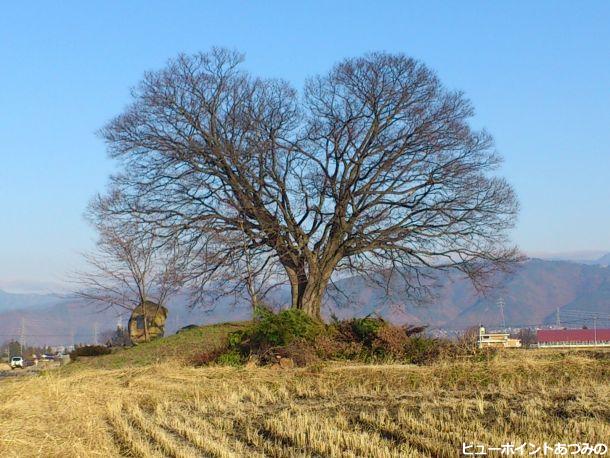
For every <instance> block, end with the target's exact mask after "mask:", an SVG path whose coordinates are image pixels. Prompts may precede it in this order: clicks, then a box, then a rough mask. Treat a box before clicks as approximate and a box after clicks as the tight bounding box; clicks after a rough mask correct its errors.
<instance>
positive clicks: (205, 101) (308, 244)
mask: <svg viewBox="0 0 610 458" xmlns="http://www.w3.org/2000/svg"><path fill="white" fill-rule="evenodd" d="M242 61H243V57H242V55H240V54H239V53H237V52H233V51H227V50H224V49H213V50H212V51H211V52H209V53H201V54H196V55H193V56H186V55H180V56H179V57H177V58H176V59H174V60H171V61H169V63H168V64H167V66H166V67H165V68H163V69H162V70H160V71H156V72H149V73H147V74H146V75H145V76H144V79H143V80H142V82H141V83H140V84H139V85H138V86H137V87H136V88H135V89H134V90H133V101H132V103H131V105H130V106H129V107H128V108H127V109H126V110H125V112H124V113H123V114H121V115H120V116H118V117H116V118H115V119H114V120H112V121H111V122H110V123H109V124H108V125H107V126H106V127H105V128H104V129H103V130H102V131H101V134H102V136H103V138H104V139H105V140H106V142H107V145H108V148H109V152H110V155H111V157H113V158H116V159H118V160H120V162H121V164H122V169H121V173H120V174H118V175H116V176H114V177H113V178H112V185H111V186H112V189H114V190H120V192H121V193H122V195H124V196H125V199H123V200H121V203H122V206H120V207H119V206H117V207H116V208H114V211H115V212H116V213H117V214H129V215H131V217H132V218H135V219H136V220H137V221H139V222H140V223H141V224H144V225H149V226H150V227H154V228H155V229H156V230H158V231H161V232H162V233H163V235H164V237H167V238H168V239H172V240H175V241H177V242H178V243H179V244H180V246H181V247H183V249H186V251H188V252H189V254H190V255H192V256H193V259H200V260H204V261H202V262H200V263H198V264H197V265H198V266H199V270H198V272H197V273H196V275H197V276H199V278H200V279H203V280H202V281H203V282H206V281H208V282H212V281H214V278H215V276H216V275H219V274H220V273H221V272H226V271H227V269H229V270H230V269H232V268H233V267H234V266H235V265H239V263H238V262H236V260H238V259H239V260H240V261H244V260H246V259H247V258H248V257H252V256H253V257H254V258H256V259H258V260H259V261H261V260H263V261H267V262H271V263H275V264H277V265H279V266H281V267H282V270H283V272H284V273H285V277H286V278H287V280H288V282H289V283H290V286H291V290H292V306H293V307H296V308H300V309H303V310H304V311H306V312H307V313H309V314H311V315H312V316H315V317H319V316H320V307H321V303H322V298H323V295H324V292H325V290H326V287H327V285H328V283H329V281H332V278H333V275H337V274H336V273H337V272H340V271H342V270H347V271H350V272H355V273H364V274H368V275H371V273H372V272H378V271H379V270H384V271H386V272H393V273H396V274H398V275H403V276H404V277H405V280H406V282H405V283H406V285H407V286H408V287H417V286H418V285H419V284H420V283H421V276H420V275H422V274H425V275H428V274H429V273H430V272H432V271H434V270H439V269H440V270H447V269H459V270H460V271H462V272H464V273H465V274H466V275H468V276H469V277H470V278H471V279H472V280H473V281H474V282H475V284H476V285H477V286H482V285H485V284H486V280H487V279H488V278H489V274H491V273H493V272H494V271H496V270H498V269H505V268H507V267H508V266H509V265H510V264H511V263H513V262H514V261H516V260H517V259H518V258H519V255H518V253H517V250H516V249H515V248H514V247H512V246H510V244H509V241H508V240H507V232H508V230H509V229H510V228H511V227H512V226H513V222H514V219H515V216H516V213H517V201H516V198H515V195H514V193H513V190H512V188H511V187H510V185H509V184H508V183H507V182H506V181H505V180H504V179H503V178H500V177H498V176H496V175H495V172H496V170H497V167H498V165H499V164H500V162H501V160H500V157H499V156H498V155H497V154H496V152H495V150H494V147H493V142H492V138H491V137H490V135H489V134H487V133H486V132H484V131H477V130H474V129H473V128H471V126H470V125H469V120H470V118H471V117H472V116H473V108H472V106H471V104H470V103H469V101H468V100H466V99H465V98H464V96H463V95H462V94H461V93H460V92H454V91H449V90H447V89H445V88H444V87H443V86H442V84H441V83H440V81H439V80H438V78H437V76H436V75H435V74H434V72H432V71H431V70H429V69H428V68H427V67H426V66H425V65H424V64H422V63H421V62H418V61H416V60H414V59H411V58H409V57H407V56H405V55H402V54H387V53H372V54H367V55H365V56H364V57H360V58H355V59H347V60H344V61H343V62H341V63H339V64H337V65H336V66H335V67H334V68H332V70H331V71H330V72H329V73H327V74H324V75H321V76H316V77H313V78H311V79H309V80H308V81H307V83H306V85H305V89H304V91H303V93H302V94H301V95H299V94H297V92H296V91H295V90H294V89H293V88H292V87H291V86H290V85H289V84H288V83H287V82H284V81H281V80H276V79H262V78H255V77H253V76H251V75H249V74H248V73H246V72H245V71H244V70H242V69H241V64H242ZM244 240H245V242H246V243H244ZM223 275H224V274H223ZM371 276H374V275H371Z"/></svg>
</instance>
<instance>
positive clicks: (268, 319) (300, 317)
mask: <svg viewBox="0 0 610 458" xmlns="http://www.w3.org/2000/svg"><path fill="white" fill-rule="evenodd" d="M321 328H322V326H321V325H320V324H319V323H317V322H316V321H315V320H314V319H313V318H311V317H310V316H309V315H307V314H306V313H304V312H303V311H301V310H297V309H288V310H282V311H281V312H279V313H273V312H272V311H270V310H267V309H264V308H257V309H256V310H255V312H254V323H253V324H252V326H250V327H249V328H248V329H245V330H243V331H238V332H236V333H233V334H232V335H231V336H229V347H230V348H241V349H242V350H244V351H247V352H251V351H254V352H256V351H257V350H259V349H263V350H265V349H268V348H271V347H279V346H284V345H288V344H289V343H291V342H292V341H294V340H295V339H304V340H307V341H311V340H313V339H314V338H315V336H316V335H317V334H318V333H319V332H320V331H321Z"/></svg>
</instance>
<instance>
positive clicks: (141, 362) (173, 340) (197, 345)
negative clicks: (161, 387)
mask: <svg viewBox="0 0 610 458" xmlns="http://www.w3.org/2000/svg"><path fill="white" fill-rule="evenodd" d="M246 326H247V323H222V324H213V325H209V326H202V327H199V328H194V329H187V330H185V331H182V332H180V333H178V334H174V335H171V336H168V337H163V338H161V339H157V340H153V341H152V342H148V343H144V344H140V345H138V346H136V347H130V348H125V349H123V348H119V349H116V350H115V351H113V353H112V354H110V355H105V356H99V357H95V358H90V359H87V360H84V361H77V362H75V363H74V364H70V365H68V366H66V370H68V371H72V370H79V369H81V368H86V367H91V368H100V369H119V368H123V367H139V366H147V365H150V364H156V363H163V362H176V363H178V364H183V363H186V362H188V361H190V360H191V359H192V358H193V356H194V355H195V354H198V353H202V352H207V351H213V350H214V349H217V348H219V347H221V346H222V345H223V344H224V343H225V342H226V340H227V337H228V336H229V334H231V333H232V332H236V331H239V330H241V329H243V328H245V327H246Z"/></svg>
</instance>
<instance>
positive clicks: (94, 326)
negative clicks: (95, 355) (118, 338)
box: [93, 321, 97, 345]
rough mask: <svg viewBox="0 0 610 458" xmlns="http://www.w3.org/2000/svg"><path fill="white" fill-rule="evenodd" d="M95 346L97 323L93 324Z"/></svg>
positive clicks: (95, 342) (94, 342)
mask: <svg viewBox="0 0 610 458" xmlns="http://www.w3.org/2000/svg"><path fill="white" fill-rule="evenodd" d="M93 345H97V321H96V322H94V323H93Z"/></svg>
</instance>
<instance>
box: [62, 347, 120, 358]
mask: <svg viewBox="0 0 610 458" xmlns="http://www.w3.org/2000/svg"><path fill="white" fill-rule="evenodd" d="M110 353H111V350H110V348H108V347H104V346H102V345H85V346H83V347H77V348H75V349H74V351H72V352H70V359H71V360H72V361H76V360H77V359H78V357H79V356H102V355H108V354H110Z"/></svg>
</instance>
